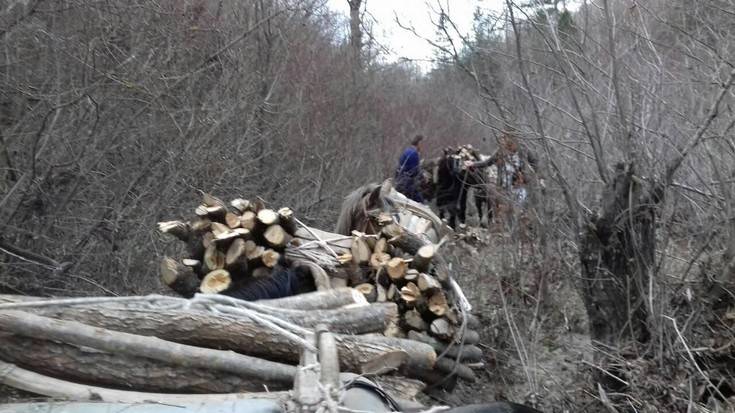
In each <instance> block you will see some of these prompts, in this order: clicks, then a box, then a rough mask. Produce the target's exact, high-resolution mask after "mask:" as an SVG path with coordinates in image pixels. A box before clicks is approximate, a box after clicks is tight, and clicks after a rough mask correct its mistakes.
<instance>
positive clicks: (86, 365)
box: [0, 333, 291, 393]
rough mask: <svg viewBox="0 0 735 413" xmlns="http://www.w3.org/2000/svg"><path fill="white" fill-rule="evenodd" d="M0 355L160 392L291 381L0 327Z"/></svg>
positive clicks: (65, 374) (89, 379)
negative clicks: (248, 376)
mask: <svg viewBox="0 0 735 413" xmlns="http://www.w3.org/2000/svg"><path fill="white" fill-rule="evenodd" d="M0 347H2V349H3V352H2V354H0V359H2V360H4V361H6V362H9V363H13V364H16V365H18V366H20V367H23V368H27V369H30V370H33V371H35V372H37V373H41V374H44V375H48V376H51V377H56V378H60V379H64V380H71V381H74V382H77V383H80V384H90V385H98V386H100V385H101V386H107V387H112V388H119V389H124V390H129V389H130V390H133V389H146V390H147V391H153V392H164V393H239V392H248V391H263V390H264V386H267V388H268V389H272V390H278V389H281V390H287V389H290V388H291V385H290V384H289V385H285V384H282V383H281V384H279V383H273V382H271V383H268V382H265V381H263V380H247V379H243V378H241V377H238V376H237V375H234V374H228V373H224V372H221V371H212V370H209V369H202V368H187V367H178V366H172V365H169V364H166V363H162V362H160V361H156V360H152V359H149V358H145V357H139V356H130V355H126V354H119V353H108V352H105V351H100V350H96V349H93V348H90V347H79V346H74V345H71V344H65V343H60V342H55V341H48V340H40V339H37V338H29V337H22V336H18V335H11V334H5V333H0Z"/></svg>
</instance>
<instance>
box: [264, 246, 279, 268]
mask: <svg viewBox="0 0 735 413" xmlns="http://www.w3.org/2000/svg"><path fill="white" fill-rule="evenodd" d="M279 258H281V254H279V253H278V252H276V251H274V250H272V249H267V250H265V251H263V254H262V255H261V256H260V259H261V260H262V261H263V265H265V266H266V267H268V268H273V267H275V266H276V264H277V263H278V259H279Z"/></svg>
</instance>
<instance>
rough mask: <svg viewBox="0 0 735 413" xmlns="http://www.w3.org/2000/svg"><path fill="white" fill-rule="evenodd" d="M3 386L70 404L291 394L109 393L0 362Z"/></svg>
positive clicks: (283, 397)
mask: <svg viewBox="0 0 735 413" xmlns="http://www.w3.org/2000/svg"><path fill="white" fill-rule="evenodd" d="M0 373H2V374H0V383H2V384H5V385H6V386H10V387H14V388H16V389H20V390H25V391H28V392H31V393H36V394H42V395H44V396H49V397H54V398H59V399H67V400H94V401H105V402H114V403H140V401H141V400H146V401H150V402H154V403H163V404H173V405H179V404H187V403H192V404H193V403H207V402H223V401H229V400H242V399H270V400H280V401H283V402H285V401H286V400H288V398H289V393H288V392H272V393H267V392H263V393H234V394H233V393H229V394H167V393H147V392H134V391H123V390H115V389H106V388H103V387H96V386H88V385H84V384H78V383H72V382H68V381H65V380H59V379H54V378H52V377H48V376H44V375H41V374H38V373H34V372H32V371H28V370H25V369H22V368H20V367H18V366H15V365H13V364H10V363H5V362H0Z"/></svg>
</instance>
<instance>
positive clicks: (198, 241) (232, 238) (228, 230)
mask: <svg viewBox="0 0 735 413" xmlns="http://www.w3.org/2000/svg"><path fill="white" fill-rule="evenodd" d="M194 213H195V218H193V219H191V220H188V221H180V220H175V221H165V222H159V223H158V230H159V231H160V232H162V233H164V234H168V235H171V236H173V237H175V238H177V239H179V240H181V241H183V242H184V243H185V245H186V255H187V256H186V257H183V258H181V259H173V258H170V257H164V258H163V260H162V261H161V267H160V274H161V281H163V283H164V284H165V285H167V286H169V287H170V288H171V289H173V290H174V291H175V292H177V293H178V294H180V295H182V296H184V297H192V296H193V295H194V294H195V293H197V292H201V293H205V294H217V293H222V292H225V291H228V290H233V289H237V288H238V287H239V286H241V285H242V284H243V283H245V282H246V281H247V280H248V279H251V278H267V277H269V276H270V275H271V273H272V271H273V269H274V268H275V267H276V265H277V264H278V263H279V260H280V258H281V257H282V256H283V254H284V251H285V249H286V246H287V245H288V243H289V242H290V241H291V240H292V239H293V237H294V235H295V234H296V223H295V221H294V216H293V211H291V209H289V208H281V209H278V210H277V211H276V210H273V209H269V208H266V207H265V205H264V203H263V202H260V201H256V202H250V201H248V200H245V199H241V198H238V199H234V200H232V201H231V202H230V203H229V205H228V204H226V203H225V202H223V201H222V200H221V199H219V198H217V197H214V196H212V195H209V194H203V197H202V204H201V205H199V206H197V207H196V208H195V210H194ZM313 275H314V274H313ZM318 276H319V274H316V275H315V277H317V278H318ZM321 287H323V286H321Z"/></svg>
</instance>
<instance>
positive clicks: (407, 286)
mask: <svg viewBox="0 0 735 413" xmlns="http://www.w3.org/2000/svg"><path fill="white" fill-rule="evenodd" d="M229 205H230V207H229V208H228V206H227V205H226V204H225V202H223V201H222V200H220V199H218V198H216V197H213V196H211V195H208V194H204V196H203V202H202V204H201V205H200V206H198V207H197V208H196V210H195V212H196V215H197V217H196V218H194V219H193V220H191V221H187V222H183V221H168V222H161V223H159V230H160V231H161V232H163V233H166V234H169V235H173V236H174V237H176V238H178V239H180V240H182V241H184V242H185V243H186V245H187V250H188V251H187V253H188V254H189V257H188V258H185V259H182V260H174V259H172V258H168V257H165V258H164V259H163V261H162V263H161V279H162V281H163V282H164V283H165V284H166V285H168V286H169V287H171V288H172V289H173V290H174V291H176V292H177V293H179V294H180V295H182V296H185V297H191V296H192V295H193V294H194V293H196V292H202V293H220V292H223V291H226V290H229V289H232V288H237V284H238V282H241V281H243V280H246V279H248V277H267V276H268V275H269V271H270V269H271V268H273V266H274V265H275V264H276V262H277V261H278V258H279V257H280V256H281V255H283V256H284V257H285V258H287V259H288V260H287V261H289V262H291V263H293V262H299V263H302V264H303V263H309V264H312V265H311V266H310V267H311V272H312V276H313V277H314V278H315V284H316V285H317V287H318V288H319V289H328V288H339V287H353V288H354V289H356V290H357V291H359V292H360V293H362V294H363V295H364V297H365V299H366V301H367V302H369V303H374V304H373V306H372V307H365V309H366V311H367V309H368V308H381V309H389V310H388V313H390V314H393V315H395V318H394V319H390V320H388V319H389V318H390V317H383V318H384V319H386V320H388V321H387V322H386V323H385V325H384V326H383V325H382V324H381V325H380V326H378V327H381V329H378V330H371V328H373V327H375V326H374V324H371V325H370V326H367V325H353V326H352V331H353V332H357V333H368V332H371V333H374V332H377V333H382V334H383V335H384V336H386V337H395V338H401V339H408V340H410V341H418V342H421V343H424V344H428V345H429V346H431V347H432V348H433V349H434V350H435V351H436V352H438V353H439V354H440V355H441V357H440V358H439V359H438V360H437V362H436V366H435V370H436V371H433V370H432V371H422V372H421V373H420V374H417V375H413V377H416V378H419V379H422V380H425V381H428V382H431V383H436V382H444V383H446V382H447V381H446V380H444V378H445V377H446V376H447V373H454V374H453V376H455V377H459V378H462V379H465V380H468V381H474V380H475V374H474V371H473V368H480V367H482V366H483V365H482V363H481V359H482V352H481V351H480V349H479V348H478V347H477V346H476V345H477V343H478V341H479V335H478V333H477V332H476V330H475V329H476V328H477V327H478V325H477V324H478V323H477V321H476V319H475V318H474V317H472V316H471V315H469V314H463V312H462V311H460V306H459V305H457V301H458V300H457V298H458V297H456V294H457V292H458V291H456V290H455V288H456V289H458V288H459V287H458V286H457V285H456V283H452V281H451V279H450V276H449V273H448V271H447V269H446V268H444V267H442V266H439V265H434V261H435V258H436V257H435V256H437V255H438V251H437V246H436V245H434V244H432V243H431V242H428V241H427V240H425V239H424V238H422V237H421V236H420V235H419V234H415V233H412V232H409V231H407V230H406V229H405V228H404V227H402V226H400V225H399V224H398V223H397V222H396V220H395V219H394V216H393V215H392V214H390V213H388V212H379V213H376V214H374V215H372V216H371V219H372V220H373V221H374V224H375V225H374V226H373V227H375V228H380V232H379V233H378V234H365V233H361V232H358V231H353V232H352V236H342V235H339V234H333V233H329V232H326V231H321V230H318V229H315V228H309V227H306V226H303V225H300V222H299V221H298V220H297V219H296V217H294V214H293V212H292V210H291V209H289V208H281V209H278V210H275V209H270V208H266V206H265V205H264V204H263V203H262V202H250V201H248V200H244V199H235V200H233V201H232V202H230V203H229ZM419 232H420V231H419ZM316 251H319V253H320V254H321V256H322V258H324V259H316V258H315V257H316V256H317V255H318V254H315V252H316ZM330 258H331V261H330V260H329V259H330ZM314 267H316V268H314ZM321 274H324V275H323V276H321ZM322 277H323V278H325V279H326V281H325V280H323V279H321V278H322ZM200 280H201V281H200ZM452 284H454V287H455V288H452V287H453V286H452ZM459 293H460V294H461V292H459ZM404 341H406V340H404ZM456 360H459V361H460V362H459V363H456Z"/></svg>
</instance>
